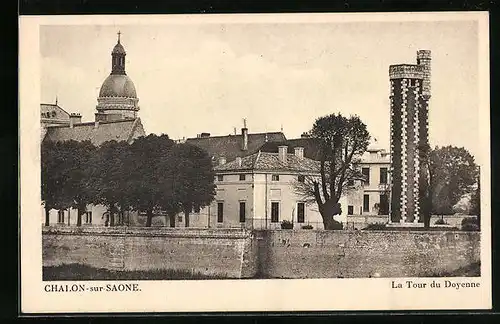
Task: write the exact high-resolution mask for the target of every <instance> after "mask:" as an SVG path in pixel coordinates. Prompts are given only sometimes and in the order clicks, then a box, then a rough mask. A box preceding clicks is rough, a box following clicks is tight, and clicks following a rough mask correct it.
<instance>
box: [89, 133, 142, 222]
mask: <svg viewBox="0 0 500 324" xmlns="http://www.w3.org/2000/svg"><path fill="white" fill-rule="evenodd" d="M131 161H132V154H131V150H130V145H129V144H128V143H127V142H124V141H122V142H116V141H108V142H105V143H103V144H102V145H101V146H100V147H99V148H98V149H97V150H96V153H95V154H94V155H93V156H92V158H91V159H90V161H89V167H88V168H87V177H86V178H87V182H88V185H87V187H89V188H93V192H92V202H93V203H94V204H100V205H103V206H106V207H107V208H108V214H109V225H110V226H114V225H115V214H116V213H117V212H119V213H120V215H121V219H122V220H123V215H124V212H125V211H126V210H128V209H129V208H130V200H131V199H130V198H131V197H130V190H129V188H131V186H130V183H129V182H130V175H131V174H132V173H133V172H134V170H133V166H132V162H131Z"/></svg>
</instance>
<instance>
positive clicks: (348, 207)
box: [347, 206, 354, 215]
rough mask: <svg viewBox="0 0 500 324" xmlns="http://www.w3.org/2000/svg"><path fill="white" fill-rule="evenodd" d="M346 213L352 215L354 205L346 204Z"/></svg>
mask: <svg viewBox="0 0 500 324" xmlns="http://www.w3.org/2000/svg"><path fill="white" fill-rule="evenodd" d="M347 215H354V206H347Z"/></svg>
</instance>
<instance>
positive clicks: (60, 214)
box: [57, 210, 64, 223]
mask: <svg viewBox="0 0 500 324" xmlns="http://www.w3.org/2000/svg"><path fill="white" fill-rule="evenodd" d="M57 222H58V223H64V210H58V211H57Z"/></svg>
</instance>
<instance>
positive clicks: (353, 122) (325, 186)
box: [297, 114, 370, 229]
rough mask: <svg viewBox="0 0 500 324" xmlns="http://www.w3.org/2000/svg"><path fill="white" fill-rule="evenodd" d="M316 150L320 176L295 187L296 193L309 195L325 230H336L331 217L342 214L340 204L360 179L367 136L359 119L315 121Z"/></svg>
mask: <svg viewBox="0 0 500 324" xmlns="http://www.w3.org/2000/svg"><path fill="white" fill-rule="evenodd" d="M310 134H311V138H312V140H313V141H314V142H315V144H316V145H317V146H318V147H319V154H318V157H319V161H318V163H319V175H318V176H309V177H307V178H308V179H307V180H306V181H304V182H303V183H302V184H298V186H297V189H298V192H301V193H302V194H303V195H311V196H312V197H314V201H315V202H316V204H317V205H318V209H319V212H320V214H321V216H322V218H323V225H324V227H325V229H335V228H339V225H340V224H339V223H338V222H336V221H335V220H334V219H333V216H335V215H338V214H340V213H341V212H342V210H341V208H340V204H339V200H340V198H341V196H342V194H343V193H345V191H346V190H349V189H352V188H353V184H352V180H358V179H362V177H361V174H360V172H359V169H358V167H357V164H358V162H359V160H360V157H361V155H362V154H363V153H364V152H365V151H366V149H367V147H368V144H369V140H370V134H369V133H368V131H367V129H366V125H365V124H364V123H363V122H362V121H361V119H360V118H359V117H358V116H351V117H349V118H346V117H344V116H342V115H341V114H331V115H328V116H324V117H320V118H318V119H317V120H316V121H315V123H314V125H313V128H312V130H311V132H310Z"/></svg>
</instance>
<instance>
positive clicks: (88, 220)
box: [85, 211, 92, 224]
mask: <svg viewBox="0 0 500 324" xmlns="http://www.w3.org/2000/svg"><path fill="white" fill-rule="evenodd" d="M85 223H86V224H92V212H91V211H88V212H86V213H85Z"/></svg>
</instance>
